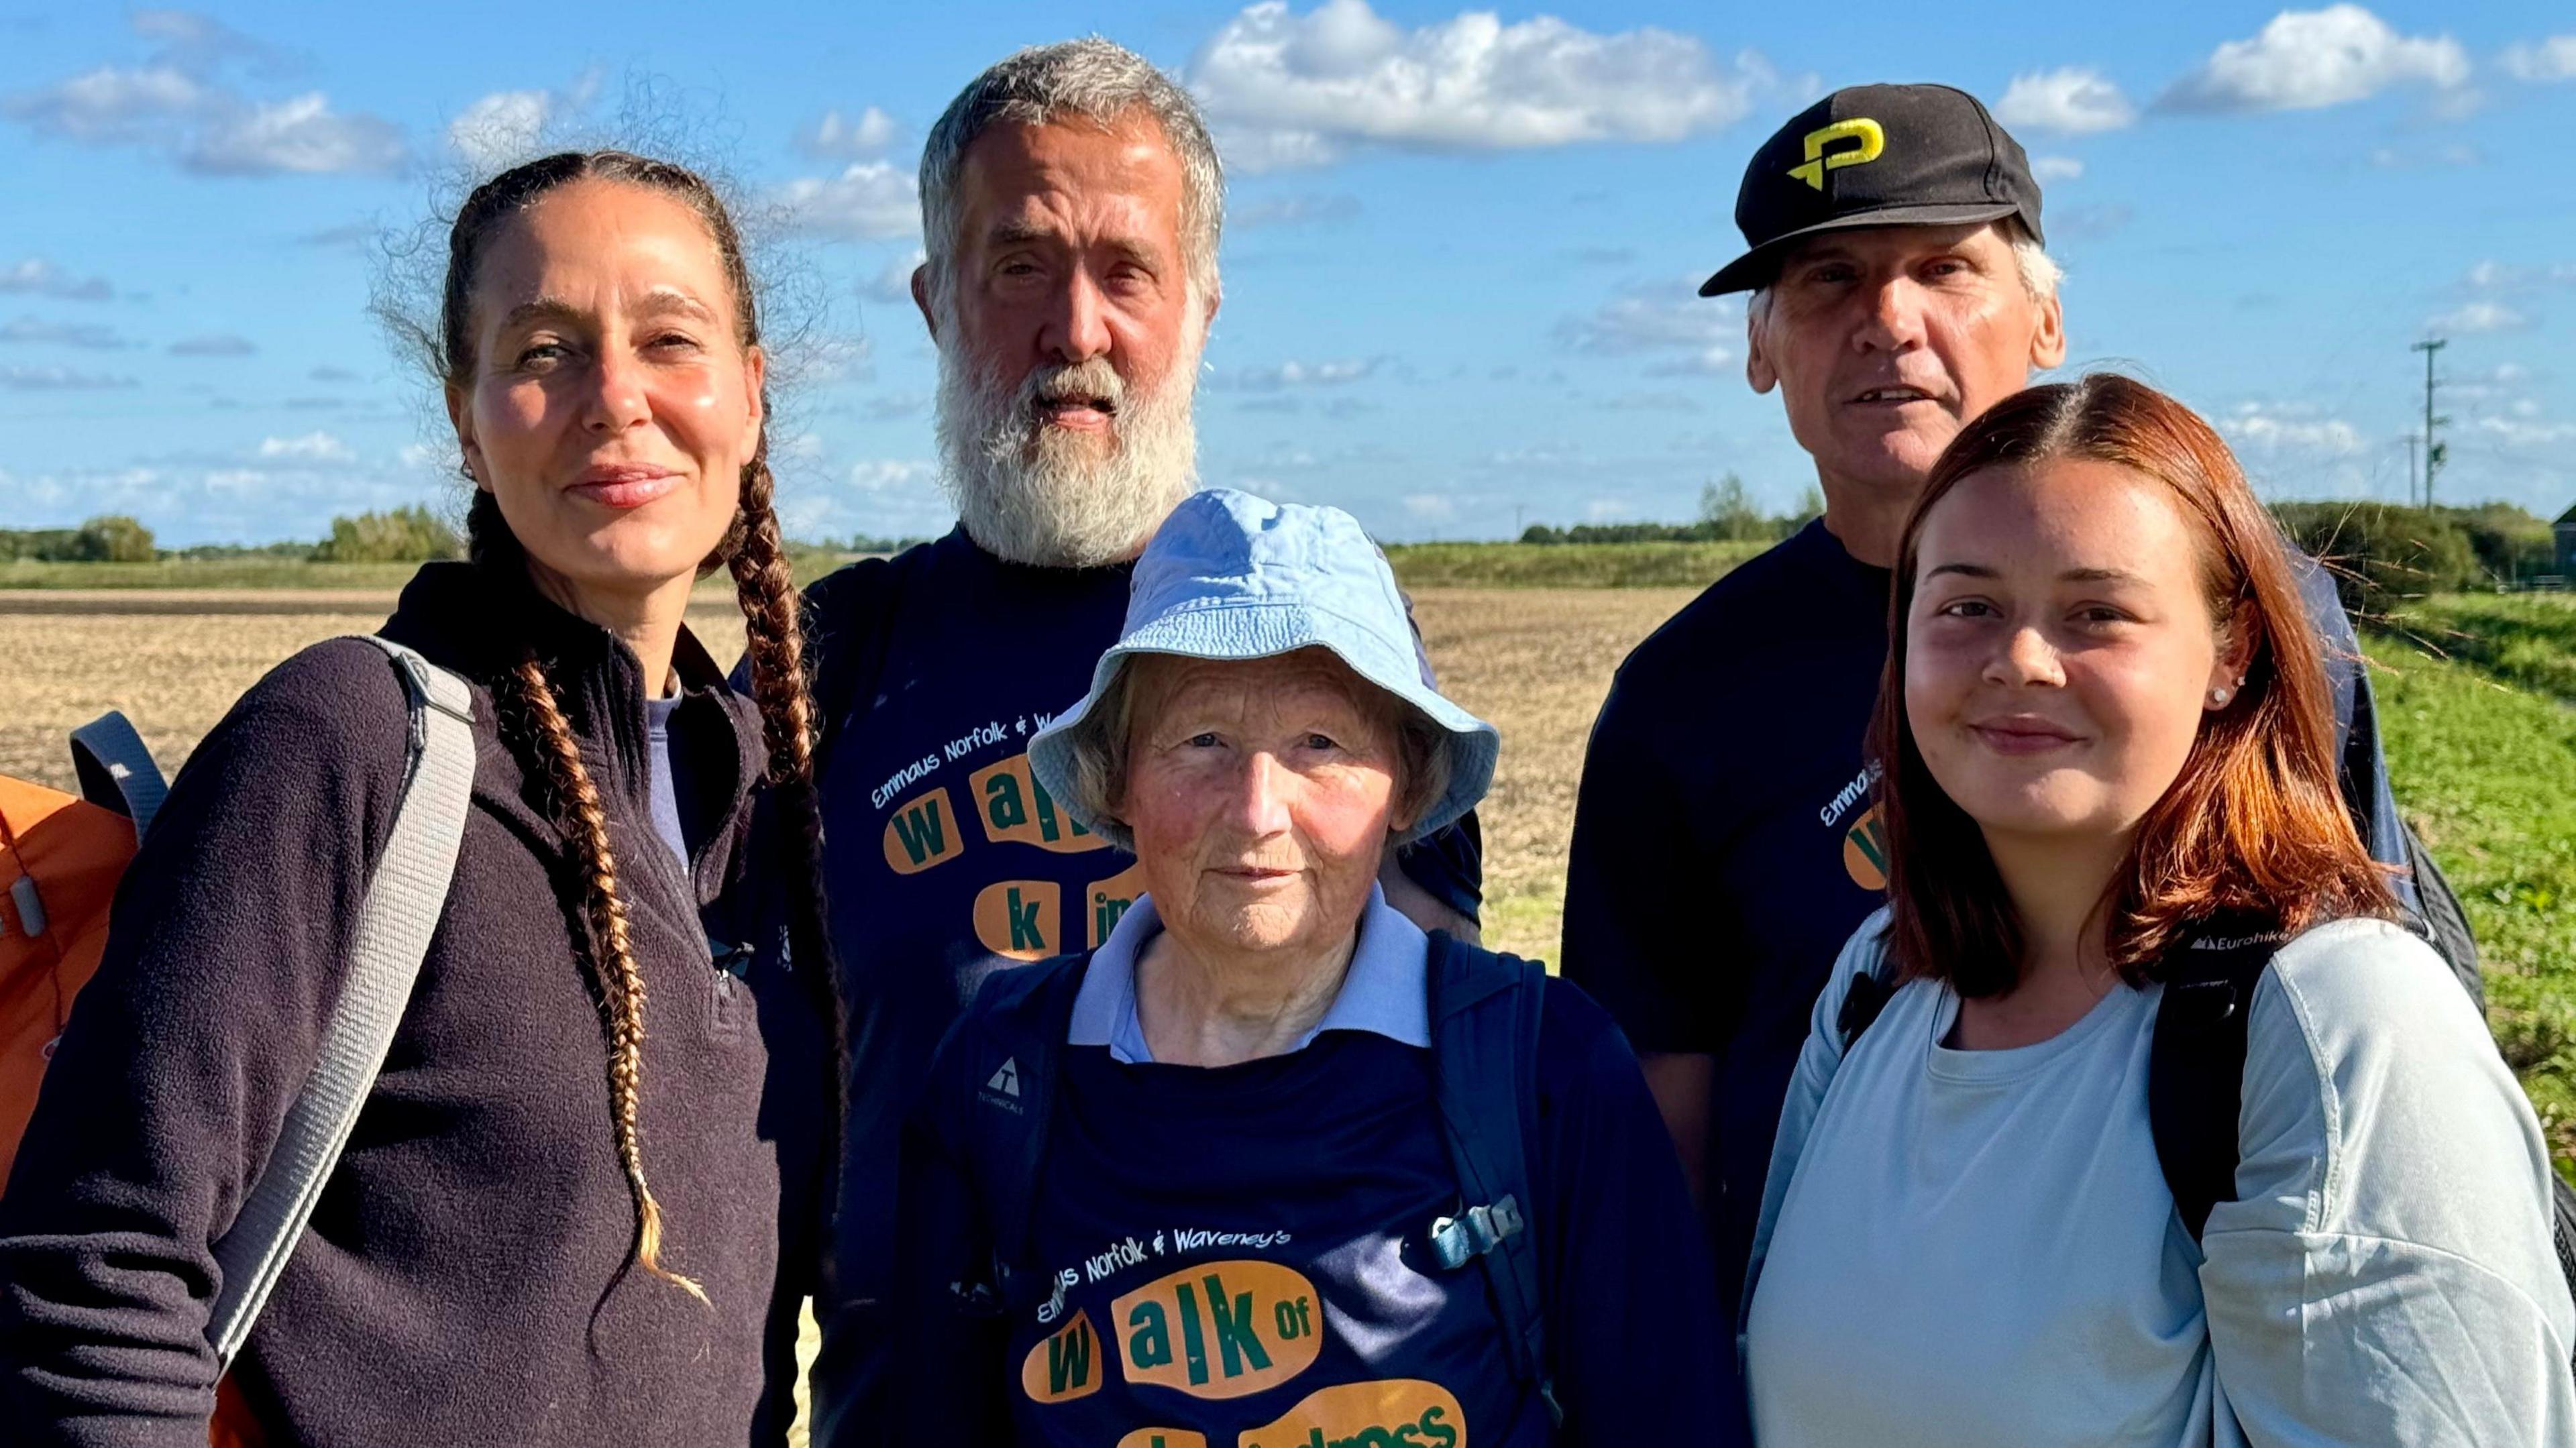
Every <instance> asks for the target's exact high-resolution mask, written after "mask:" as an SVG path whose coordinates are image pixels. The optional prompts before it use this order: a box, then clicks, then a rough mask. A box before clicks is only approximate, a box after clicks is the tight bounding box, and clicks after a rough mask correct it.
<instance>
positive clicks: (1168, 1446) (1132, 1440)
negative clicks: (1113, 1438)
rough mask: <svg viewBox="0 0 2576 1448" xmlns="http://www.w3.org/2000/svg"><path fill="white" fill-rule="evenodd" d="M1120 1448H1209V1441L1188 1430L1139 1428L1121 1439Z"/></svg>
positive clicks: (1205, 1437) (1202, 1434)
mask: <svg viewBox="0 0 2576 1448" xmlns="http://www.w3.org/2000/svg"><path fill="white" fill-rule="evenodd" d="M1118 1448H1208V1441H1207V1435H1206V1434H1205V1433H1193V1432H1191V1431H1190V1430H1189V1429H1187V1428H1139V1429H1137V1430H1136V1431H1135V1432H1133V1433H1130V1434H1128V1435H1127V1436H1126V1437H1124V1438H1121V1439H1119V1440H1118Z"/></svg>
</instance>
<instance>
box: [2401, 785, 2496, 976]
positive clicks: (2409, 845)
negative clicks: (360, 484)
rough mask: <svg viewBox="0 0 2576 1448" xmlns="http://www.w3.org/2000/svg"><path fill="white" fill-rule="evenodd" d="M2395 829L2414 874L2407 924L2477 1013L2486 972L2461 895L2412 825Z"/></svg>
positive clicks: (2410, 870)
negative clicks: (2480, 965)
mask: <svg viewBox="0 0 2576 1448" xmlns="http://www.w3.org/2000/svg"><path fill="white" fill-rule="evenodd" d="M2398 832H2399V833H2400V834H2402V835H2404V836H2405V839H2406V867H2407V870H2408V872H2409V873H2411V874H2412V875H2413V876H2414V877H2415V905H2416V909H2415V912H2414V914H2413V915H2412V916H2411V917H2410V918H2409V919H2408V920H2407V922H2406V923H2407V925H2408V926H2409V927H2410V928H2412V929H2413V930H2414V932H2415V933H2416V934H2417V935H2419V936H2422V937H2423V939H2424V943H2425V944H2427V945H2430V946H2432V947H2433V950H2434V953H2436V954H2438V955H2440V956H2441V957H2442V959H2443V961H2444V962H2445V963H2447V964H2448V965H2449V966H2450V967H2451V974H2453V975H2454V976H2457V977H2458V978H2459V981H2460V988H2461V989H2463V990H2465V991H2467V992H2468V993H2469V999H2470V1000H2472V1001H2474V1002H2476V1003H2477V1006H2478V1010H2479V1013H2480V1014H2484V1013H2485V1011H2486V1004H2487V983H2486V977H2485V975H2484V974H2483V973H2482V972H2481V971H2480V970H2479V969H2478V942H2477V937H2475V936H2473V935H2471V934H2470V933H2469V917H2468V915H2467V914H2466V913H2465V912H2463V911H2462V910H2461V909H2460V897H2459V895H2458V894H2457V893H2455V892H2454V891H2453V890H2452V889H2451V882H2450V881H2449V880H2447V879H2445V878H2443V876H2442V867H2441V866H2440V865H2437V864H2435V863H2434V862H2433V852H2432V851H2431V850H2428V849H2426V848H2424V842H2423V841H2422V840H2421V839H2418V838H2417V837H2416V835H2415V827H2414V826H2413V825H2409V824H2403V823H2401V824H2400V825H2399V826H2398Z"/></svg>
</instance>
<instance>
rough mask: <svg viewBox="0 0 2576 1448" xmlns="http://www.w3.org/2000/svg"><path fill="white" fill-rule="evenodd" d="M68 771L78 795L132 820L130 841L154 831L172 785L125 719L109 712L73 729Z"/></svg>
mask: <svg viewBox="0 0 2576 1448" xmlns="http://www.w3.org/2000/svg"><path fill="white" fill-rule="evenodd" d="M72 770H73V772H74V773H76V774H78V775H79V776H80V787H81V797H82V798H83V799H86V800H88V801H89V802H90V803H91V804H94V805H101V806H104V807H106V808H108V809H112V810H114V811H116V812H117V813H118V814H121V815H123V816H125V817H126V818H127V819H130V820H132V821H134V837H135V838H136V839H138V840H139V839H141V838H143V832H144V831H145V830H148V829H150V828H152V817H153V816H154V815H156V814H158V813H160V812H161V801H162V799H163V798H164V797H166V796H167V795H168V794H169V793H170V786H169V785H168V784H167V783H165V782H164V781H163V780H162V778H161V766H160V765H158V764H155V763H153V762H152V751H151V750H149V749H146V748H144V747H143V736H141V735H139V734H137V733H135V732H134V725H133V724H132V723H130V722H128V721H127V719H126V717H125V716H124V715H122V714H120V713H118V712H116V711H115V710H113V709H110V710H109V711H107V712H106V713H104V714H101V715H99V716H98V717H97V718H95V719H92V720H91V721H89V722H88V723H86V724H83V725H82V726H81V727H79V728H78V729H75V730H73V731H72Z"/></svg>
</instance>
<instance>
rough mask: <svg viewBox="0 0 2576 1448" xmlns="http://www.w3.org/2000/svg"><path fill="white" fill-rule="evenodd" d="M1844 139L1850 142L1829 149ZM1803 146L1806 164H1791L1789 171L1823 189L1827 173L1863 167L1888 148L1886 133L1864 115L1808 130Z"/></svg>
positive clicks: (1811, 184) (1809, 183)
mask: <svg viewBox="0 0 2576 1448" xmlns="http://www.w3.org/2000/svg"><path fill="white" fill-rule="evenodd" d="M1844 141H1849V142H1851V143H1852V144H1851V145H1849V146H1842V147H1841V148H1840V149H1828V148H1829V147H1835V146H1838V145H1839V144H1840V143H1841V142H1844ZM1804 146H1805V149H1806V153H1807V159H1806V161H1805V163H1804V164H1801V165H1797V166H1792V167H1790V168H1789V174H1790V175H1792V176H1795V177H1796V178H1798V179H1799V180H1801V181H1804V182H1806V183H1807V184H1808V185H1810V186H1812V187H1814V188H1816V189H1817V190H1819V191H1822V190H1824V189H1825V173H1826V172H1828V171H1839V170H1841V169H1842V168H1844V167H1845V166H1866V165H1868V164H1869V163H1870V162H1872V161H1875V160H1877V159H1878V158H1879V156H1880V155H1881V154H1882V153H1884V152H1885V151H1886V150H1887V132H1886V131H1885V130H1883V129H1881V128H1880V126H1879V124H1878V122H1876V121H1873V120H1871V119H1870V118H1869V117H1867V116H1854V117H1852V118H1851V119H1850V120H1848V121H1836V122H1834V123H1833V124H1832V125H1830V126H1825V127H1822V128H1820V129H1817V130H1813V131H1809V132H1808V133H1807V135H1806V140H1805V142H1804Z"/></svg>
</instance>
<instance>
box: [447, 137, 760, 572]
mask: <svg viewBox="0 0 2576 1448" xmlns="http://www.w3.org/2000/svg"><path fill="white" fill-rule="evenodd" d="M471 317H472V335H473V338H474V362H475V372H474V375H473V377H472V378H471V379H470V380H469V381H468V382H467V383H466V384H464V385H462V386H460V387H453V388H451V389H450V390H449V395H448V399H447V403H448V414H449V416H450V417H451V418H452V419H453V420H454V422H455V424H456V437H457V441H458V443H460V444H461V445H462V446H463V448H464V452H465V464H466V467H467V469H468V470H469V471H471V472H472V473H473V475H474V481H475V485H476V486H477V487H480V488H482V489H483V490H484V491H486V492H489V493H491V494H492V495H493V497H494V498H495V499H496V500H498V502H499V503H500V506H501V515H502V517H504V518H505V519H507V520H508V521H509V524H510V531H511V532H512V533H513V534H514V535H516V536H517V538H518V540H519V543H520V546H521V547H523V548H525V549H526V550H527V553H528V556H529V558H530V560H531V561H532V562H533V564H534V565H535V567H536V568H537V569H538V570H539V572H540V575H541V577H546V576H550V577H551V578H552V579H554V580H559V581H561V582H562V583H565V584H568V585H570V586H571V588H572V589H573V590H574V591H575V592H576V593H580V592H583V591H599V592H606V593H612V594H633V593H637V592H649V591H652V590H653V589H656V588H659V587H664V586H667V585H669V584H670V583H671V581H672V580H674V579H678V578H683V577H689V576H693V575H694V574H695V573H696V571H697V568H698V565H699V564H700V563H701V562H703V561H704V560H705V559H706V557H707V555H708V554H709V553H711V552H713V551H714V549H715V547H716V545H717V544H718V543H719V542H721V541H722V540H723V538H724V534H725V530H726V529H727V528H728V527H730V526H731V524H732V521H733V516H734V509H735V505H736V503H737V501H738V500H739V498H740V495H741V490H742V471H743V468H744V466H745V465H746V464H748V463H749V462H750V461H751V457H752V453H753V451H754V450H755V449H756V448H757V447H758V445H759V440H760V423H761V405H760V385H761V378H762V369H763V366H764V361H763V358H762V356H761V353H760V350H759V349H758V348H756V347H754V348H748V349H747V348H745V347H743V346H742V345H741V344H740V343H739V342H737V341H736V340H735V338H736V337H737V335H738V331H737V321H736V311H735V304H734V296H733V289H732V287H731V286H730V284H729V283H728V282H727V281H726V278H725V270H724V263H723V260H722V258H721V257H719V256H718V254H717V251H716V244H715V240H714V238H713V237H712V236H711V235H709V233H708V231H707V225H706V223H705V222H704V221H702V220H701V219H699V217H698V215H697V213H696V212H694V211H692V210H690V209H689V207H688V206H687V205H685V204H684V203H682V202H680V201H678V200H676V199H674V198H672V197H669V196H666V195H664V194H662V193H661V192H659V191H655V190H651V189H649V188H646V187H641V186H631V185H627V184H624V183H621V182H614V181H576V182H572V183H570V184H568V185H565V186H560V187H557V188H556V189H554V190H553V191H550V192H547V193H546V194H545V195H544V196H543V197H541V198H539V199H538V200H537V201H536V202H535V204H533V205H531V206H529V207H528V208H527V209H526V210H525V211H522V212H521V213H519V214H518V215H517V216H515V217H513V218H511V219H510V220H508V221H506V222H504V223H502V224H501V228H500V230H499V231H498V232H497V233H496V234H495V235H493V236H492V238H491V239H490V241H489V242H488V243H487V244H486V247H485V250H484V253H483V257H482V261H481V265H480V270H479V272H478V274H477V275H476V277H475V282H474V294H473V301H472V312H471Z"/></svg>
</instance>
